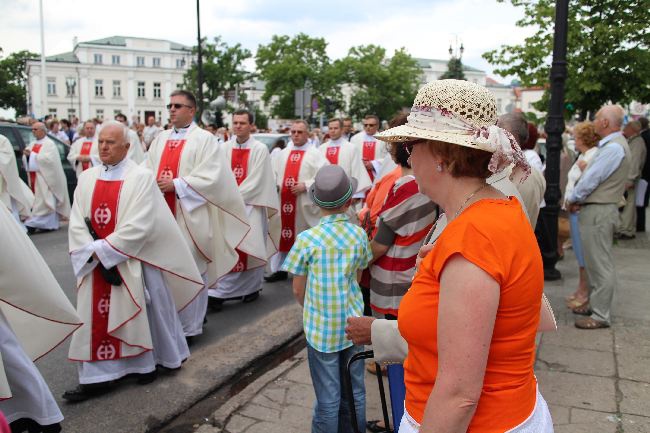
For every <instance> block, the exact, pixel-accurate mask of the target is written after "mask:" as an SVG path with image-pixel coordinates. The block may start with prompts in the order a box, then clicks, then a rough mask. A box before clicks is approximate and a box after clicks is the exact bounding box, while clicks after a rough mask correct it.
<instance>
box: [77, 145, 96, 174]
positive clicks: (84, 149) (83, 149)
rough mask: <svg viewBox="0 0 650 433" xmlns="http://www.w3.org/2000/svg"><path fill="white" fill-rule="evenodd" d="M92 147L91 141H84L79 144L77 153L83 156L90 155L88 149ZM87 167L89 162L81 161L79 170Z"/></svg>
mask: <svg viewBox="0 0 650 433" xmlns="http://www.w3.org/2000/svg"><path fill="white" fill-rule="evenodd" d="M92 147H93V142H92V141H84V142H83V144H82V145H81V150H80V151H79V155H85V156H88V155H90V149H91V148H92ZM89 168H90V162H82V163H81V171H84V170H88V169H89Z"/></svg>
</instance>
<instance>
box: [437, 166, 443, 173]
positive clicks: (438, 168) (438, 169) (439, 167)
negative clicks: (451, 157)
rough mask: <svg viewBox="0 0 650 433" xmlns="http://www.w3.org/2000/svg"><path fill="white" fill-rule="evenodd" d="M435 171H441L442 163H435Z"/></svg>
mask: <svg viewBox="0 0 650 433" xmlns="http://www.w3.org/2000/svg"><path fill="white" fill-rule="evenodd" d="M436 171H437V172H438V173H442V164H438V165H436Z"/></svg>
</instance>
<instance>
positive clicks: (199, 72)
mask: <svg viewBox="0 0 650 433" xmlns="http://www.w3.org/2000/svg"><path fill="white" fill-rule="evenodd" d="M200 9H201V7H200V0H196V32H197V35H196V39H197V41H198V45H197V60H196V62H197V64H196V67H197V74H196V77H197V78H196V81H197V84H198V86H199V91H198V93H197V97H198V98H197V99H198V100H197V102H198V105H199V106H198V112H197V117H198V118H199V119H200V118H201V113H202V112H203V53H202V52H201V10H200Z"/></svg>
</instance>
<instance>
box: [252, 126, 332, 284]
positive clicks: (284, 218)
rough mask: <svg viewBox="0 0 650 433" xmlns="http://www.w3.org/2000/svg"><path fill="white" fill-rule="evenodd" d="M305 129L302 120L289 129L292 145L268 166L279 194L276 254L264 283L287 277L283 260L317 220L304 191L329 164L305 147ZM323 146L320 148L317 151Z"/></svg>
mask: <svg viewBox="0 0 650 433" xmlns="http://www.w3.org/2000/svg"><path fill="white" fill-rule="evenodd" d="M308 139H309V127H308V125H307V122H305V121H304V120H297V121H295V122H294V123H293V125H291V141H292V143H293V144H292V145H291V146H287V147H285V148H284V149H282V152H281V153H280V154H279V155H278V157H277V158H275V159H274V160H273V162H272V165H273V174H274V176H275V184H276V185H277V189H278V191H279V194H280V218H281V230H280V242H279V246H278V253H277V254H276V255H274V256H273V257H272V259H271V263H270V264H271V271H272V272H273V274H271V275H270V276H268V277H265V280H266V281H268V282H275V281H281V280H286V279H287V273H286V272H284V271H280V270H279V269H280V266H282V263H283V262H284V259H285V258H286V257H287V253H288V252H289V250H290V249H291V246H292V245H293V243H294V241H295V239H296V236H298V233H300V232H302V231H304V230H306V229H308V228H310V227H313V226H315V225H317V224H318V222H319V220H320V210H319V208H318V207H317V206H316V205H315V204H314V202H313V201H312V200H311V199H310V198H309V194H307V190H308V189H309V187H310V186H311V185H312V184H313V183H314V178H315V177H316V172H318V169H320V168H321V167H323V166H324V165H328V164H329V162H328V161H327V159H326V158H325V157H324V156H323V153H322V152H321V151H320V150H319V149H318V148H315V147H313V146H312V145H311V144H309V143H308ZM322 146H324V145H321V147H322Z"/></svg>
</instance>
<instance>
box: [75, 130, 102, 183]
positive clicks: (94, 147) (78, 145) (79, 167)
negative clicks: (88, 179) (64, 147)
mask: <svg viewBox="0 0 650 433" xmlns="http://www.w3.org/2000/svg"><path fill="white" fill-rule="evenodd" d="M87 142H91V143H92V144H91V145H90V146H91V147H90V153H89V154H88V156H90V162H89V163H88V168H90V167H94V166H96V165H100V164H101V163H102V162H101V161H100V160H99V145H98V144H97V138H95V137H90V138H89V137H81V138H79V139H78V140H75V142H74V143H72V145H71V146H70V151H69V152H68V161H70V165H72V166H73V167H74V170H75V173H76V174H77V178H79V175H80V174H81V172H82V171H84V170H83V163H82V162H81V161H78V160H77V158H78V157H79V156H80V155H81V149H82V147H83V145H84V143H87Z"/></svg>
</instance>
